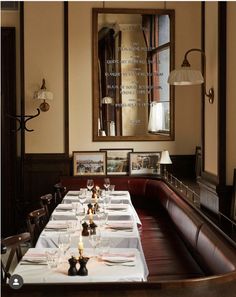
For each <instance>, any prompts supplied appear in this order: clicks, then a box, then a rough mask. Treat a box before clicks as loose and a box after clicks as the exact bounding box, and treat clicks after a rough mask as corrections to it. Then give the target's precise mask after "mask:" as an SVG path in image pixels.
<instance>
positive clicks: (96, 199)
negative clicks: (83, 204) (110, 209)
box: [94, 194, 98, 203]
mask: <svg viewBox="0 0 236 297" xmlns="http://www.w3.org/2000/svg"><path fill="white" fill-rule="evenodd" d="M94 202H95V203H97V202H98V197H97V194H95V195H94Z"/></svg>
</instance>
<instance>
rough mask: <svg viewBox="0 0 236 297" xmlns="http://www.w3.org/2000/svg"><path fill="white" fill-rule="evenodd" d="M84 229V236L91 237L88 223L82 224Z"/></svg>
mask: <svg viewBox="0 0 236 297" xmlns="http://www.w3.org/2000/svg"><path fill="white" fill-rule="evenodd" d="M82 227H83V230H82V236H89V231H88V227H89V225H88V224H87V223H86V222H84V223H83V224H82Z"/></svg>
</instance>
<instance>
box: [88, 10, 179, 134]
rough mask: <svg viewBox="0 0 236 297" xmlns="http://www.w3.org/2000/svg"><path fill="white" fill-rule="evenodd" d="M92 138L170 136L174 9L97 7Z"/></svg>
mask: <svg viewBox="0 0 236 297" xmlns="http://www.w3.org/2000/svg"><path fill="white" fill-rule="evenodd" d="M93 13H94V15H93V22H94V24H93V29H94V36H93V39H94V60H93V62H94V67H93V70H94V80H93V81H94V98H93V100H94V131H93V136H94V140H158V139H160V140H172V139H173V135H174V131H173V99H172V100H171V96H172V90H171V87H170V85H169V84H168V83H167V78H168V75H169V72H170V71H171V69H172V66H173V50H174V49H173V47H174V42H173V32H172V31H173V30H172V28H173V22H174V16H173V11H169V10H168V11H165V10H161V11H158V10H157V11H152V12H150V11H149V10H148V11H147V10H142V11H138V12H137V11H136V10H124V12H120V10H119V12H116V10H107V9H106V11H102V10H101V11H99V10H97V9H94V11H93Z"/></svg>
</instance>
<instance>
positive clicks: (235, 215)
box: [231, 169, 236, 221]
mask: <svg viewBox="0 0 236 297" xmlns="http://www.w3.org/2000/svg"><path fill="white" fill-rule="evenodd" d="M231 214H232V216H231V217H232V219H233V220H234V221H236V169H234V180H233V194H232V207H231Z"/></svg>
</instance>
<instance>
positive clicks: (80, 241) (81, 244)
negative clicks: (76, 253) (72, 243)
mask: <svg viewBox="0 0 236 297" xmlns="http://www.w3.org/2000/svg"><path fill="white" fill-rule="evenodd" d="M83 249H84V244H83V240H82V236H81V235H80V238H79V250H83Z"/></svg>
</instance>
